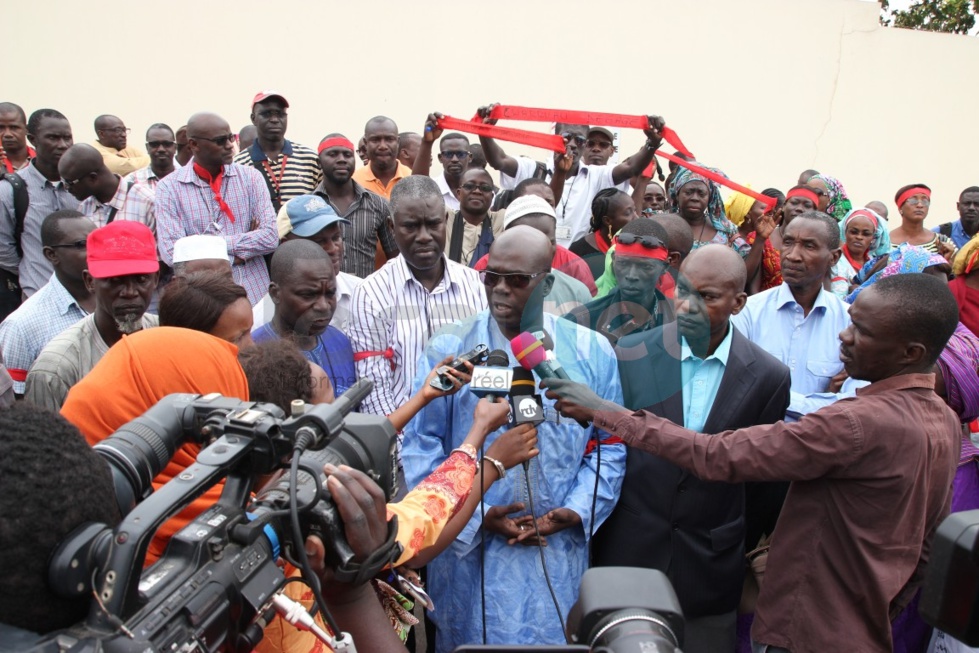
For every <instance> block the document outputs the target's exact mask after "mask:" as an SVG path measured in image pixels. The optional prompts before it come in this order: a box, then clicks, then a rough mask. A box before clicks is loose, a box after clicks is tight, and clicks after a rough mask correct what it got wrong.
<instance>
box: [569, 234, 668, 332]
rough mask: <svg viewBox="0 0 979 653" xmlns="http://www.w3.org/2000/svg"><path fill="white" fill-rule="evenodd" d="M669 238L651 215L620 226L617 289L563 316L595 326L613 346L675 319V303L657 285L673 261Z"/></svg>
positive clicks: (615, 269) (614, 259) (615, 265)
mask: <svg viewBox="0 0 979 653" xmlns="http://www.w3.org/2000/svg"><path fill="white" fill-rule="evenodd" d="M668 239H669V236H668V235H667V233H666V229H664V228H663V225H661V224H659V223H658V222H655V221H653V220H633V221H632V222H630V223H629V224H627V225H626V226H624V227H622V231H620V232H619V235H618V236H616V237H615V238H614V239H613V243H614V245H615V253H614V254H613V255H612V272H613V273H614V274H615V279H616V285H615V288H613V289H612V290H611V291H610V292H609V293H608V294H607V295H605V296H604V297H599V298H598V299H594V300H592V301H590V302H588V303H587V304H584V305H582V306H579V307H578V308H576V309H574V310H573V311H571V312H570V313H568V314H567V315H565V316H564V317H565V319H568V320H571V321H573V322H576V323H577V324H579V325H581V326H584V327H588V328H589V329H591V330H592V331H597V332H598V333H600V334H602V335H603V336H605V337H606V338H607V339H608V340H609V342H610V343H611V344H612V345H613V346H614V345H615V344H616V342H618V340H619V338H621V337H622V336H625V335H627V334H630V333H636V332H639V331H646V330H648V329H652V328H654V327H657V326H662V325H663V324H666V323H668V322H672V321H673V319H674V314H673V307H672V306H671V305H670V302H669V301H668V300H667V299H666V297H665V296H664V295H663V293H662V292H660V290H659V289H658V288H657V284H658V283H659V278H660V277H661V276H662V275H663V273H664V272H665V271H666V268H667V267H668V266H669V261H668V258H669V251H668V250H667V247H666V242H667V240H668Z"/></svg>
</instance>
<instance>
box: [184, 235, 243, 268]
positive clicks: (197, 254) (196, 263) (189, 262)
mask: <svg viewBox="0 0 979 653" xmlns="http://www.w3.org/2000/svg"><path fill="white" fill-rule="evenodd" d="M195 272H222V273H225V274H227V275H228V276H229V277H230V276H231V259H229V258H228V244H227V243H226V242H225V240H224V238H221V237H220V236H209V235H207V234H194V235H193V236H184V237H183V238H180V239H178V240H177V242H176V243H174V245H173V276H174V277H186V276H188V275H190V274H194V273H195Z"/></svg>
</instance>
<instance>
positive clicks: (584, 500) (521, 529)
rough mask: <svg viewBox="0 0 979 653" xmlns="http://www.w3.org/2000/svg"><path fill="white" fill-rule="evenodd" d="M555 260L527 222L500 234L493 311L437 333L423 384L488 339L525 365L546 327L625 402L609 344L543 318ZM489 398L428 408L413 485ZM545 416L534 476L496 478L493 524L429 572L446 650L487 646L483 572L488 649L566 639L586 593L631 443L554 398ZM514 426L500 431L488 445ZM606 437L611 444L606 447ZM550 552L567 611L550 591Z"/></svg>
mask: <svg viewBox="0 0 979 653" xmlns="http://www.w3.org/2000/svg"><path fill="white" fill-rule="evenodd" d="M550 254H551V249H550V243H549V242H548V241H547V237H546V236H545V235H544V234H542V233H541V232H540V231H537V230H536V229H532V228H530V227H526V226H518V227H513V228H511V229H508V230H507V231H504V232H503V233H502V234H500V235H499V236H498V237H497V238H496V240H495V241H494V243H493V246H492V248H491V249H490V253H489V261H488V263H487V267H486V270H485V271H484V272H483V273H482V274H483V277H484V284H485V286H486V294H487V299H488V301H489V310H488V311H482V312H480V313H477V314H476V315H474V316H472V317H470V318H468V319H466V320H464V321H462V322H459V323H456V324H454V325H450V326H447V327H445V328H443V329H442V330H441V331H440V332H439V333H438V334H436V335H435V337H433V338H432V340H431V341H430V342H429V344H428V347H427V348H426V350H425V353H424V355H423V356H422V359H421V360H420V361H419V363H418V369H419V370H424V372H419V373H418V375H417V376H416V378H415V383H414V389H415V390H417V389H418V388H419V387H420V384H421V383H423V382H424V381H425V377H426V376H427V374H428V370H431V369H432V367H434V366H435V364H436V363H438V362H439V361H441V360H442V359H443V358H445V356H447V355H450V354H452V355H455V354H460V353H463V352H466V351H469V350H470V349H472V348H473V347H474V346H475V345H477V344H485V345H487V346H488V347H489V348H490V350H494V349H501V350H504V351H506V352H507V353H508V355H509V358H510V365H516V364H517V361H516V358H515V356H513V355H512V353H511V352H510V343H509V341H510V340H511V339H512V338H514V337H516V336H517V335H519V334H520V333H521V332H524V331H530V332H533V331H536V330H540V329H542V328H543V330H544V331H546V332H547V333H548V334H549V335H550V336H551V339H552V340H553V343H554V354H555V355H556V357H557V358H558V359H559V360H560V361H561V364H562V366H563V367H564V369H565V371H566V372H567V373H568V375H569V376H570V377H571V378H573V379H575V380H578V381H580V382H582V383H586V384H588V386H589V387H592V388H595V389H596V390H597V391H598V392H600V393H601V394H602V396H603V397H605V398H607V399H612V398H613V397H619V398H621V396H622V391H621V386H620V385H619V376H618V365H617V363H616V360H615V355H614V353H613V351H612V348H611V346H610V345H609V344H608V341H607V340H605V338H603V337H601V336H599V335H598V334H596V333H595V332H593V331H590V330H588V329H586V328H584V327H579V326H577V325H576V324H574V323H572V322H569V321H568V320H562V319H559V318H556V317H554V316H552V315H549V314H545V313H544V312H543V309H542V300H543V298H544V297H545V296H546V295H547V293H548V292H549V290H550V287H551V284H552V280H551V274H550V269H551V258H550ZM612 400H613V401H616V400H615V399H612ZM477 401H478V398H477V397H476V396H475V395H474V394H473V393H472V392H471V391H470V389H469V386H464V387H463V388H462V389H461V390H460V391H459V392H458V393H456V394H455V395H452V396H449V397H444V398H440V399H436V400H435V401H433V402H432V403H431V404H429V405H428V406H427V407H426V408H423V409H422V410H421V411H420V412H419V413H418V414H417V415H416V416H415V418H414V419H413V420H412V421H411V423H410V424H409V425H408V426H407V428H406V429H405V437H404V444H403V448H402V460H403V461H404V467H405V478H406V480H407V482H408V486H409V487H412V486H414V485H415V484H417V483H418V482H419V481H420V480H422V479H423V478H424V477H425V476H426V475H428V474H429V473H430V472H431V471H432V470H433V469H434V468H435V467H436V466H437V465H438V464H440V463H441V462H442V461H443V460H444V459H445V458H446V457H447V456H448V455H449V453H450V452H451V451H452V450H453V449H454V448H455V447H457V446H459V444H460V443H461V442H462V440H463V438H464V437H465V435H466V433H467V432H468V430H469V427H470V425H471V423H472V419H473V417H472V415H473V410H474V409H475V406H476V402H477ZM544 414H545V418H546V420H545V421H544V423H542V424H541V425H539V426H538V427H537V434H538V447H539V449H540V455H539V456H538V457H537V458H534V459H533V460H531V461H530V463H529V466H528V468H527V471H526V472H525V473H521V471H522V470H521V471H518V470H514V472H512V473H510V474H508V475H507V477H506V478H503V479H501V480H498V481H497V482H496V483H494V484H493V485H492V487H490V488H489V489H488V491H487V493H486V498H485V501H484V504H485V506H484V510H485V520H481V517H480V513H481V511H480V510H477V511H476V512H475V514H474V515H473V518H472V519H471V520H470V521H469V523H468V524H467V525H466V527H465V528H464V529H463V531H462V532H461V533H460V534H459V536H458V537H457V538H456V540H455V541H454V542H453V543H452V545H451V546H450V547H449V548H448V549H447V550H446V551H445V552H444V553H443V554H442V555H441V556H440V557H438V558H436V559H435V560H434V561H432V562H431V563H430V564H429V565H428V591H429V594H431V596H432V599H433V601H434V603H435V606H436V609H435V612H434V614H433V619H434V620H435V622H436V623H437V624H438V637H437V641H436V649H437V650H438V651H440V652H445V653H447V652H448V651H452V650H453V649H454V648H455V647H457V646H459V645H461V644H467V643H478V642H481V641H482V631H483V616H482V615H483V605H482V604H481V602H480V598H479V596H480V592H479V587H480V567H483V568H484V570H485V579H486V581H485V582H486V586H485V591H486V604H485V614H486V633H487V642H488V643H491V644H562V643H564V641H565V638H564V633H563V631H562V623H561V622H562V620H563V619H564V617H565V616H566V615H567V613H568V610H570V609H571V605H572V604H573V603H574V601H575V599H576V598H577V595H578V586H579V584H580V582H581V576H582V574H583V573H584V571H585V568H586V567H587V566H588V539H589V534H590V533H591V532H592V531H593V529H595V528H597V527H598V526H599V525H600V524H601V523H602V522H603V521H604V520H605V518H606V517H607V516H608V515H609V513H610V512H611V511H612V508H613V506H614V505H615V501H616V499H617V497H618V494H619V489H620V487H621V483H622V475H623V471H624V466H625V450H624V448H623V447H622V445H621V443H614V444H613V443H612V442H608V441H604V438H605V434H604V433H602V432H596V431H594V429H592V428H591V427H588V428H583V427H581V426H580V425H579V424H578V423H577V422H575V421H574V420H567V419H562V418H561V417H560V416H559V415H558V414H557V413H556V412H555V411H554V404H553V402H551V401H549V400H544ZM502 431H503V429H500V430H499V431H497V432H496V433H492V434H490V435H489V437H488V438H487V444H490V443H491V442H492V441H493V440H494V439H495V438H496V437H498V436H499V434H500V433H501V432H502ZM595 438H602V439H603V442H602V444H601V446H600V447H597V446H596V444H597V443H596V442H595ZM599 449H600V454H599ZM599 457H600V459H601V466H600V467H599V465H598V459H599ZM596 480H597V497H595V492H596ZM593 497H595V505H594V512H593V508H592V501H593ZM531 510H532V511H533V516H532V514H531ZM534 516H536V529H537V532H539V534H540V536H541V539H542V540H543V542H542V544H543V543H546V547H545V548H543V549H541V550H539V549H538V547H537V541H536V533H535V523H534V522H535V519H534ZM481 531H482V532H481ZM483 536H485V541H486V543H485V555H481V552H480V540H481V537H483ZM542 552H543V556H544V560H545V561H546V563H547V564H546V568H547V571H548V574H549V578H550V582H551V585H552V586H553V588H554V592H555V595H556V598H557V602H558V604H559V606H560V609H557V608H555V606H554V603H553V601H552V599H551V595H550V593H549V592H548V586H547V583H546V580H545V576H544V573H543V571H542V565H541V555H542Z"/></svg>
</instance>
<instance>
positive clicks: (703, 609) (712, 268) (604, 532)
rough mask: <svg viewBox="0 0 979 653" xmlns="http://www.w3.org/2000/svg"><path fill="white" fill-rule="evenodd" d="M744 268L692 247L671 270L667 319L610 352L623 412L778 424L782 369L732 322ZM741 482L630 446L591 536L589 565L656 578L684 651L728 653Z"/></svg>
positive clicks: (783, 396) (722, 250)
mask: <svg viewBox="0 0 979 653" xmlns="http://www.w3.org/2000/svg"><path fill="white" fill-rule="evenodd" d="M744 287H745V267H744V263H743V262H742V261H741V258H740V257H739V256H738V255H737V254H736V253H735V252H734V251H733V250H731V249H730V248H728V247H724V246H720V245H709V246H706V247H703V248H700V249H698V250H695V251H694V252H692V253H691V254H690V256H689V257H688V258H687V259H686V260H685V261H684V263H683V266H682V267H681V268H680V277H679V279H678V282H677V289H676V313H677V318H676V322H674V323H670V324H666V325H663V326H660V327H657V328H655V329H652V330H649V331H644V332H642V333H637V334H633V335H629V336H626V337H623V338H621V339H620V340H619V342H618V346H617V347H616V354H617V356H618V358H619V371H620V376H621V379H622V389H623V394H624V397H625V406H626V407H627V408H630V409H645V410H647V411H650V412H652V413H654V414H656V415H660V416H662V417H665V418H666V419H669V420H670V421H672V422H675V423H676V424H679V425H682V426H685V427H686V428H689V429H692V430H696V431H700V432H703V433H720V432H723V431H726V430H728V429H738V428H742V427H746V426H751V425H754V424H769V423H774V422H776V421H778V420H780V419H782V418H783V417H784V415H785V410H786V408H787V407H788V405H789V385H790V376H789V370H788V368H787V367H785V366H784V365H782V363H780V362H779V361H778V360H776V359H775V358H774V357H773V356H771V355H769V354H768V353H766V352H765V351H764V350H763V349H761V348H760V347H758V346H757V345H755V344H753V343H752V342H750V341H749V340H748V339H747V338H745V337H744V336H743V335H742V334H741V333H740V332H738V330H737V329H735V328H734V326H733V325H731V323H730V319H729V318H730V317H731V315H733V314H736V313H737V312H738V311H739V310H741V308H742V307H743V306H744V303H745V299H746V295H745V293H744ZM744 538H745V498H744V487H743V485H741V484H736V485H732V484H728V483H720V482H707V481H701V480H699V479H697V478H696V477H694V476H692V475H691V474H690V473H688V472H687V471H685V470H684V469H682V468H680V467H678V466H676V465H674V464H672V463H669V462H667V461H665V460H663V459H662V458H659V457H657V456H654V455H652V454H649V453H646V452H644V451H641V450H639V449H634V448H631V447H630V448H629V450H628V458H627V464H626V475H625V482H624V484H623V486H622V492H621V495H620V498H619V502H618V505H617V506H616V508H615V511H614V512H613V513H612V515H611V517H609V519H608V521H606V523H605V524H604V525H603V526H602V528H601V529H600V530H599V531H598V533H597V534H596V536H595V544H594V549H593V552H594V562H595V564H596V565H598V566H603V565H616V566H620V565H625V566H638V567H651V568H654V569H660V570H662V571H664V572H665V573H666V574H667V575H668V576H669V577H670V581H671V582H672V583H673V587H674V589H675V590H676V593H677V596H678V597H679V599H680V605H681V606H682V608H683V612H684V616H685V617H686V619H687V625H686V628H685V637H684V646H683V650H684V651H686V652H687V653H700V652H703V653H714V652H716V651H733V650H734V645H735V621H736V618H737V615H736V609H737V606H738V600H739V599H740V597H741V589H742V584H743V579H744Z"/></svg>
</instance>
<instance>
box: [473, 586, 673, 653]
mask: <svg viewBox="0 0 979 653" xmlns="http://www.w3.org/2000/svg"><path fill="white" fill-rule="evenodd" d="M567 631H568V632H567V636H568V641H569V642H571V643H572V644H571V645H569V646H519V647H517V646H492V645H490V646H460V647H458V648H456V650H455V652H454V653H505V652H509V653H514V652H515V651H518V650H519V651H540V652H541V653H588V652H589V651H594V652H598V651H602V652H607V653H680V646H681V645H682V644H683V611H682V610H681V609H680V601H679V600H678V599H677V597H676V592H674V591H673V586H672V585H670V581H669V579H668V578H667V577H666V574H664V573H663V572H661V571H657V570H655V569H638V568H635V567H594V568H592V569H589V570H588V571H586V572H585V575H584V576H583V577H582V579H581V591H580V592H579V593H578V601H577V602H576V603H575V604H574V606H572V608H571V612H570V613H569V614H568V624H567Z"/></svg>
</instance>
